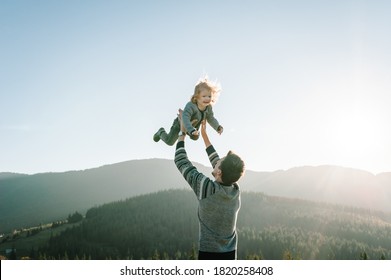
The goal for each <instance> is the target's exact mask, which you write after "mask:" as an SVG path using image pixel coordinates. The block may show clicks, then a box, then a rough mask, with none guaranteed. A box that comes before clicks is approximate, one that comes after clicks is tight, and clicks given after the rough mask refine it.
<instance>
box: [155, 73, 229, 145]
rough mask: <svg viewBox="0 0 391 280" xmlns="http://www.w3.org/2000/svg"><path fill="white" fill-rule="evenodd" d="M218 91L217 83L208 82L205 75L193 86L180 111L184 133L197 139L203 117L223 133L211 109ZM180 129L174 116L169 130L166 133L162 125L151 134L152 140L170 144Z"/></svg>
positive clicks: (175, 138) (172, 143)
mask: <svg viewBox="0 0 391 280" xmlns="http://www.w3.org/2000/svg"><path fill="white" fill-rule="evenodd" d="M219 92H220V87H219V86H218V85H217V84H215V83H212V82H210V81H209V80H208V78H207V77H206V78H203V79H201V80H200V81H199V82H198V83H197V85H196V86H195V88H194V94H193V96H192V97H191V99H190V102H188V103H187V104H186V106H185V109H184V110H183V113H182V119H183V123H184V126H185V129H186V133H187V134H188V135H189V136H190V138H191V139H193V140H197V139H198V137H199V132H198V129H199V128H200V125H201V122H202V121H203V120H204V119H206V120H207V121H208V123H209V124H210V126H211V127H213V128H214V129H215V130H216V131H217V132H218V133H219V134H221V133H223V127H222V126H221V125H220V124H219V122H218V121H217V120H216V118H215V117H214V116H213V110H212V105H213V104H214V103H215V102H216V99H217V96H218V94H219ZM180 130H181V128H180V123H179V120H178V118H175V120H174V122H173V123H172V126H171V129H170V132H169V133H167V132H166V131H165V130H164V128H163V127H162V128H160V129H159V130H158V131H157V132H156V133H155V134H154V135H153V140H154V141H155V142H158V141H159V140H162V141H163V142H165V143H166V144H167V145H170V146H172V145H174V143H175V142H176V140H177V139H178V133H179V132H180Z"/></svg>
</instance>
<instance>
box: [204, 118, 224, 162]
mask: <svg viewBox="0 0 391 280" xmlns="http://www.w3.org/2000/svg"><path fill="white" fill-rule="evenodd" d="M201 136H202V139H203V140H204V143H205V148H206V153H207V154H208V157H209V161H210V163H211V164H212V167H213V168H214V167H215V165H216V163H217V162H218V161H219V159H220V157H219V155H218V154H217V152H216V150H215V148H214V147H213V145H212V143H211V142H210V140H209V137H208V134H207V133H206V121H205V120H203V121H202V123H201Z"/></svg>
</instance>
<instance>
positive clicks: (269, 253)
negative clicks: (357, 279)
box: [33, 190, 391, 259]
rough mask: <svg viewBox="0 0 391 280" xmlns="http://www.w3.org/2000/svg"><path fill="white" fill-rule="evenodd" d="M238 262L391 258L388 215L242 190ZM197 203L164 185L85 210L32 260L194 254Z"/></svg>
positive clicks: (190, 195) (189, 256)
mask: <svg viewBox="0 0 391 280" xmlns="http://www.w3.org/2000/svg"><path fill="white" fill-rule="evenodd" d="M238 235H239V249H238V257H239V259H249V258H251V259H257V258H261V259H284V258H285V259H292V258H293V259H360V258H364V259H365V258H368V259H391V217H390V214H385V213H382V212H371V211H368V210H365V209H358V208H348V207H344V206H339V205H332V204H324V203H314V202H308V201H304V200H294V199H286V198H278V197H270V196H267V195H264V194H261V193H247V192H244V193H243V194H242V208H241V210H240V214H239V219H238ZM197 238H198V223H197V201H196V198H195V196H194V194H193V193H192V192H191V191H187V190H170V191H162V192H158V193H154V194H148V195H143V196H139V197H134V198H130V199H127V200H125V201H120V202H115V203H109V204H105V205H103V206H100V207H94V208H91V209H90V210H88V212H87V215H86V218H85V220H84V221H83V222H82V223H81V224H80V225H79V226H75V227H73V228H72V229H68V230H66V231H64V232H63V233H62V234H61V235H58V236H53V237H51V238H50V241H49V242H48V244H47V246H44V247H42V248H40V249H39V250H35V251H34V253H33V255H34V256H35V257H36V258H43V259H53V258H54V259H59V258H70V259H74V258H82V259H153V258H155V259H160V258H162V259H192V258H194V257H195V255H196V254H195V251H196V250H197V247H196V246H197Z"/></svg>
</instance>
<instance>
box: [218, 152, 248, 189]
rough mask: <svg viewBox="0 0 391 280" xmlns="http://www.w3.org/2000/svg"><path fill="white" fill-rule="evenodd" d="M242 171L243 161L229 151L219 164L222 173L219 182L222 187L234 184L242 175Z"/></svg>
mask: <svg viewBox="0 0 391 280" xmlns="http://www.w3.org/2000/svg"><path fill="white" fill-rule="evenodd" d="M244 169H245V166H244V162H243V160H242V159H241V158H240V157H239V156H238V155H236V154H235V153H233V152H232V151H229V152H228V154H227V156H226V157H225V158H224V159H223V161H222V162H221V164H220V170H221V172H222V176H221V180H222V181H223V183H224V185H227V186H229V185H232V184H233V183H236V182H237V181H238V180H239V179H240V177H241V176H242V175H243V173H244Z"/></svg>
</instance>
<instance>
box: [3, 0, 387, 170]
mask: <svg viewBox="0 0 391 280" xmlns="http://www.w3.org/2000/svg"><path fill="white" fill-rule="evenodd" d="M390 11H391V1H378V0H371V1H363V0H361V1H360V0H359V1H345V0H338V1H337V0H336V1H331V0H330V1H303V0H298V1H288V0H287V1H280V0H276V1H261V0H254V1H248V0H241V1H116V0H113V1H72V0H67V1H65V0H63V1H49V0H48V1H39V0H38V1H27V0H25V1H23V0H12V1H11V0H2V1H1V2H0V172H20V173H28V174H33V173H40V172H61V171H67V170H80V169H87V168H92V167H98V166H101V165H106V164H111V163H116V162H121V161H126V160H132V159H146V158H167V159H172V158H173V155H174V147H169V146H166V145H165V144H163V143H161V142H159V143H155V142H153V141H152V135H153V133H154V132H155V131H156V130H157V129H158V128H159V127H161V126H163V127H165V128H166V129H168V128H169V127H170V125H171V123H172V121H173V119H174V117H175V116H176V111H177V109H178V108H179V107H183V106H184V105H185V104H186V102H187V101H188V100H189V97H190V95H191V94H192V91H193V88H194V84H195V83H196V81H197V80H198V78H200V77H201V76H202V75H204V74H205V73H206V74H208V76H209V77H210V78H211V79H213V80H214V79H218V81H220V83H221V86H222V92H221V95H220V98H219V101H218V102H217V104H216V105H215V107H214V111H215V116H216V118H217V119H218V120H219V121H220V123H221V124H222V125H223V126H224V128H225V131H224V133H223V134H222V135H221V136H219V135H217V133H215V132H214V131H213V130H211V129H209V132H210V136H211V140H212V142H213V144H214V145H215V147H216V148H217V150H218V151H219V153H220V154H221V155H224V154H225V153H226V152H227V151H228V150H229V149H233V150H234V151H236V152H237V153H238V154H240V155H241V156H242V157H243V158H244V160H245V161H246V163H247V168H248V169H251V170H256V171H273V170H278V169H289V168H291V167H296V166H303V165H314V166H317V165H322V164H331V165H339V166H345V167H352V168H359V169H363V170H367V171H370V172H372V173H375V174H376V173H379V172H386V171H391V145H390V143H391V129H390V120H391V110H390V104H391V94H390V92H391V74H390V73H391V52H390V50H391V36H390V30H391V17H390V14H389V12H390ZM187 147H188V153H189V158H190V159H191V160H194V161H197V162H200V163H203V164H208V161H207V158H206V156H205V152H204V149H203V143H202V141H197V142H194V141H190V140H189V141H188V143H187ZM146 172H147V171H146Z"/></svg>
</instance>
